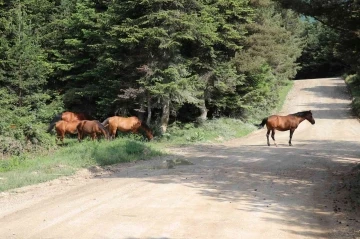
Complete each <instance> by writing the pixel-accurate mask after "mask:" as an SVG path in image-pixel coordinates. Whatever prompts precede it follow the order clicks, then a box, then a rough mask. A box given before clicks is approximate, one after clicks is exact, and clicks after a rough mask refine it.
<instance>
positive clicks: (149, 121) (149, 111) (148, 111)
mask: <svg viewBox="0 0 360 239" xmlns="http://www.w3.org/2000/svg"><path fill="white" fill-rule="evenodd" d="M146 98H147V119H146V124H147V125H150V123H151V96H150V94H149V92H148V93H147V94H146Z"/></svg>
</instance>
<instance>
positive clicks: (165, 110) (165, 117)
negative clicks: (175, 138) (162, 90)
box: [160, 96, 170, 134]
mask: <svg viewBox="0 0 360 239" xmlns="http://www.w3.org/2000/svg"><path fill="white" fill-rule="evenodd" d="M169 117H170V98H169V97H168V96H166V97H164V98H163V105H162V115H161V126H160V127H161V133H162V134H164V133H165V132H166V129H167V126H168V123H169Z"/></svg>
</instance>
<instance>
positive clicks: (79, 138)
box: [78, 130, 82, 142]
mask: <svg viewBox="0 0 360 239" xmlns="http://www.w3.org/2000/svg"><path fill="white" fill-rule="evenodd" d="M81 139H82V135H81V132H80V130H78V140H79V142H81Z"/></svg>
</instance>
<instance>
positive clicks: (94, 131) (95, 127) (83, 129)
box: [77, 120, 109, 142]
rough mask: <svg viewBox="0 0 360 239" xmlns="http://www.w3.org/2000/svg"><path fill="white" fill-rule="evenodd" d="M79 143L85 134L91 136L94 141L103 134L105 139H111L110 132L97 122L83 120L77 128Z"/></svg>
mask: <svg viewBox="0 0 360 239" xmlns="http://www.w3.org/2000/svg"><path fill="white" fill-rule="evenodd" d="M77 131H78V140H79V142H80V141H81V140H82V139H83V138H84V135H85V134H88V135H90V136H91V139H92V140H95V139H96V138H97V135H98V134H103V135H104V137H105V139H108V138H109V131H108V130H107V129H106V128H105V127H104V126H103V125H102V124H101V123H100V122H99V121H97V120H82V121H80V123H79V124H78V126H77Z"/></svg>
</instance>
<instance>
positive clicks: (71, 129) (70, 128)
mask: <svg viewBox="0 0 360 239" xmlns="http://www.w3.org/2000/svg"><path fill="white" fill-rule="evenodd" d="M79 123H80V121H79V120H77V121H71V122H67V121H65V120H60V121H58V122H56V123H55V131H56V135H57V136H56V139H55V141H56V143H57V142H58V140H59V139H60V141H61V142H62V143H64V137H65V134H67V133H68V134H76V133H77V126H78V124H79Z"/></svg>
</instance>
